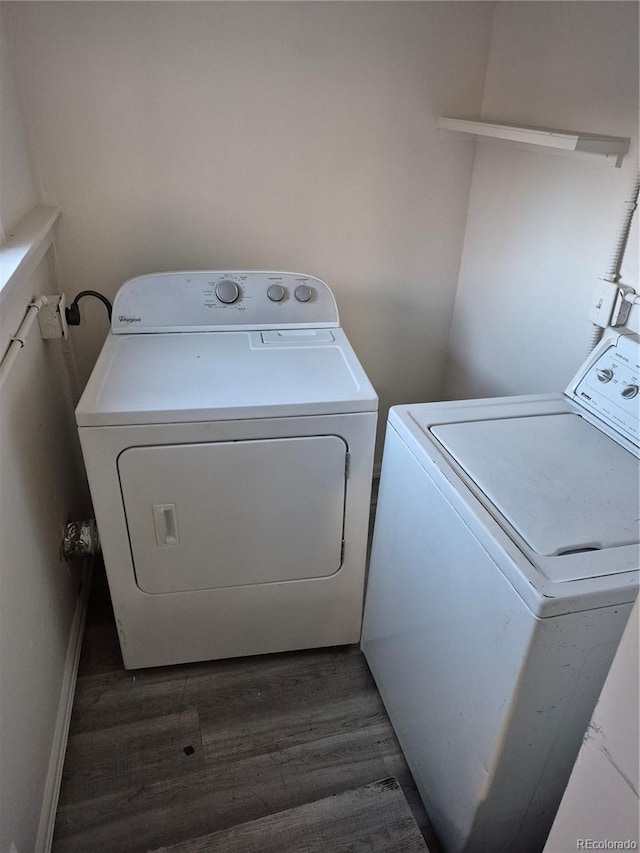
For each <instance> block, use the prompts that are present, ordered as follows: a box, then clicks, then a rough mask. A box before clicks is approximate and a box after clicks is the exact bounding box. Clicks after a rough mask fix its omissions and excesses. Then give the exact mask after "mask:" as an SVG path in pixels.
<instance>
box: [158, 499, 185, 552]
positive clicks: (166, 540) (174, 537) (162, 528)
mask: <svg viewBox="0 0 640 853" xmlns="http://www.w3.org/2000/svg"><path fill="white" fill-rule="evenodd" d="M153 521H154V524H155V528H156V542H157V543H158V545H159V546H160V547H161V548H167V547H171V546H175V545H179V544H180V543H179V539H178V520H177V517H176V505H175V504H155V505H154V507H153Z"/></svg>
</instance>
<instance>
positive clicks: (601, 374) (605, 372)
mask: <svg viewBox="0 0 640 853" xmlns="http://www.w3.org/2000/svg"><path fill="white" fill-rule="evenodd" d="M596 376H597V377H598V379H599V380H600V382H611V380H612V379H613V370H611V368H610V367H599V368H598V369H597V370H596Z"/></svg>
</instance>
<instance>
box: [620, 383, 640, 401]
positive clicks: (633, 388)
mask: <svg viewBox="0 0 640 853" xmlns="http://www.w3.org/2000/svg"><path fill="white" fill-rule="evenodd" d="M620 394H621V395H622V396H623V397H624V398H625V400H633V398H634V397H636V396H637V394H638V386H637V385H626V386H625V387H624V388H623V389H622V391H621V392H620Z"/></svg>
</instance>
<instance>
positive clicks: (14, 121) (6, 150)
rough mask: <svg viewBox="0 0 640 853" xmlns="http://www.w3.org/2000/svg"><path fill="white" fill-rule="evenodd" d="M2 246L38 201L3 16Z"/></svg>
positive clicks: (0, 61)
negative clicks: (12, 230) (16, 225)
mask: <svg viewBox="0 0 640 853" xmlns="http://www.w3.org/2000/svg"><path fill="white" fill-rule="evenodd" d="M0 117H1V118H2V121H0V188H1V189H2V192H0V246H1V245H2V244H3V243H4V241H5V237H6V235H7V234H8V233H9V232H10V230H11V228H13V226H14V225H15V223H16V222H17V221H18V220H19V219H21V218H22V217H23V216H24V214H25V213H27V211H28V210H30V209H31V208H32V207H33V205H34V204H35V200H36V199H35V193H34V190H33V184H32V181H31V174H30V172H29V163H28V160H27V151H26V147H25V142H24V135H23V132H22V125H21V123H20V120H19V115H18V105H17V101H16V92H15V86H14V84H13V76H12V72H11V64H10V59H9V51H8V50H7V46H6V34H5V32H4V25H3V23H2V18H0Z"/></svg>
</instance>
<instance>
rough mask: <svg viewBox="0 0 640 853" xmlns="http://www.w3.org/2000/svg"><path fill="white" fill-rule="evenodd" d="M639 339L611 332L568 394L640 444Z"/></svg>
mask: <svg viewBox="0 0 640 853" xmlns="http://www.w3.org/2000/svg"><path fill="white" fill-rule="evenodd" d="M639 389H640V339H639V338H638V336H637V335H623V334H620V333H619V332H614V331H611V332H609V333H608V334H607V335H606V336H605V337H604V338H603V340H602V341H601V342H600V344H599V345H598V346H597V347H596V349H595V350H594V351H593V353H592V354H591V355H590V356H589V358H588V359H587V361H586V362H585V364H584V365H583V368H582V369H581V371H579V373H578V374H577V375H576V377H575V378H574V380H573V382H572V383H571V385H570V386H569V388H568V389H567V391H566V393H567V394H568V395H569V396H571V397H572V398H573V399H574V400H575V401H576V402H578V403H580V405H581V406H583V407H584V408H585V409H588V410H589V411H591V412H593V413H594V414H596V415H597V416H598V417H599V418H600V419H601V420H603V421H604V422H605V423H607V424H608V425H609V426H610V427H612V428H613V429H615V430H617V431H618V432H620V433H622V434H623V435H625V436H626V437H627V438H630V439H631V440H632V441H633V442H634V443H635V444H638V435H639V422H640V397H639V396H638V391H639Z"/></svg>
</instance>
